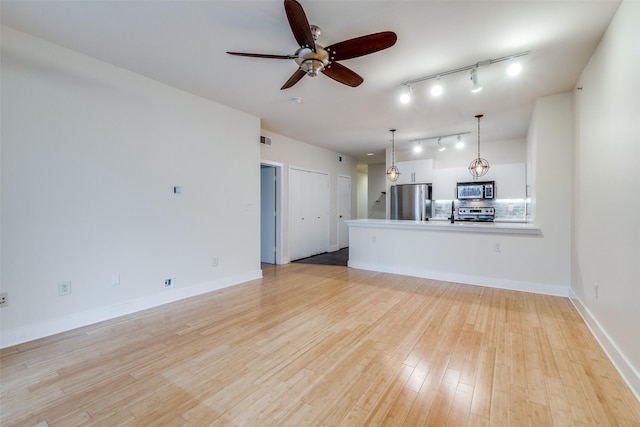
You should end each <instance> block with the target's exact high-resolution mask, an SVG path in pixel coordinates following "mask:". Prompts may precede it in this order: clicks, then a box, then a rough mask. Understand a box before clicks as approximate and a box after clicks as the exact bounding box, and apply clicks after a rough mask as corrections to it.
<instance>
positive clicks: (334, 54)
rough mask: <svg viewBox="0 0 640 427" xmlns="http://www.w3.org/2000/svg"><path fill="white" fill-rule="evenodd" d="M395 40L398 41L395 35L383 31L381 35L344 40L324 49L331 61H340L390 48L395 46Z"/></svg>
mask: <svg viewBox="0 0 640 427" xmlns="http://www.w3.org/2000/svg"><path fill="white" fill-rule="evenodd" d="M396 40H398V36H396V33H394V32H392V31H383V32H381V33H375V34H369V35H368V36H362V37H357V38H355V39H350V40H345V41H342V42H339V43H336V44H333V45H331V46H329V47H327V48H325V49H326V50H327V51H328V52H329V57H330V58H331V60H332V61H342V60H345V59H351V58H357V57H359V56H364V55H369V54H370V53H374V52H378V51H380V50H383V49H387V48H390V47H391V46H393V45H394V44H396Z"/></svg>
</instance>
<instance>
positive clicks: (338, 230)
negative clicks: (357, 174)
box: [336, 175, 353, 250]
mask: <svg viewBox="0 0 640 427" xmlns="http://www.w3.org/2000/svg"><path fill="white" fill-rule="evenodd" d="M343 178H345V179H347V180H348V181H349V203H348V206H349V218H348V219H352V217H353V212H352V209H351V208H352V206H353V203H351V199H352V198H353V180H352V179H351V175H338V180H337V182H336V210H337V212H336V224H337V225H336V235H337V243H338V245H337V246H338V250H340V249H343V248H346V247H349V239H348V238H347V246H342V245H341V244H340V242H341V240H340V238H341V236H340V228H341V227H340V212H341V211H342V209H341V207H342V206H341V205H340V180H341V179H343ZM348 235H349V230H348V228H347V236H348Z"/></svg>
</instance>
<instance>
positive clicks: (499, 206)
mask: <svg viewBox="0 0 640 427" xmlns="http://www.w3.org/2000/svg"><path fill="white" fill-rule="evenodd" d="M453 202H454V209H455V211H456V215H457V213H458V208H460V207H492V208H494V209H495V210H496V218H495V220H496V221H522V222H526V211H527V209H526V202H525V200H524V199H516V200H512V199H495V200H454V201H453ZM450 216H451V200H434V201H433V219H449V217H450Z"/></svg>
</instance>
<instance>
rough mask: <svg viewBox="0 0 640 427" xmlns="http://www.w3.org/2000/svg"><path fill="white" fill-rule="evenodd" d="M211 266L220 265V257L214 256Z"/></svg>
mask: <svg viewBox="0 0 640 427" xmlns="http://www.w3.org/2000/svg"><path fill="white" fill-rule="evenodd" d="M211 266H212V267H217V266H218V257H217V256H214V257H213V258H211Z"/></svg>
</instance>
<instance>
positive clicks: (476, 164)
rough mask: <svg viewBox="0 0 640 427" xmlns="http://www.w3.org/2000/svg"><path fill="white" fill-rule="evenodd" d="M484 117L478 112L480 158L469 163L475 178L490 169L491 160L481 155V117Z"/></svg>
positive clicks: (470, 170)
mask: <svg viewBox="0 0 640 427" xmlns="http://www.w3.org/2000/svg"><path fill="white" fill-rule="evenodd" d="M482 117H483V115H482V114H478V115H477V116H476V119H478V158H477V159H475V160H474V161H472V162H471V164H470V165H469V172H470V173H471V175H473V177H474V178H479V177H481V176H483V175H484V174H486V173H487V172H488V171H489V168H490V167H491V166H489V162H488V161H486V160H485V159H483V158H482V157H480V119H481V118H482Z"/></svg>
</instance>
